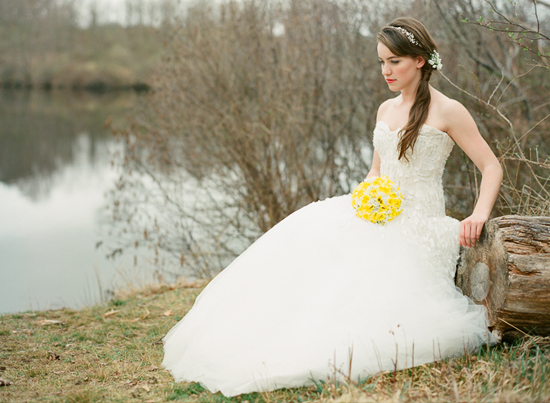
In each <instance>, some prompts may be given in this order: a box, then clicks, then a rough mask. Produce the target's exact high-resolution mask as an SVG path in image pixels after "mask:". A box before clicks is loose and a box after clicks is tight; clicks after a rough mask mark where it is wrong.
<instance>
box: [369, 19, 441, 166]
mask: <svg viewBox="0 0 550 403" xmlns="http://www.w3.org/2000/svg"><path fill="white" fill-rule="evenodd" d="M392 27H393V28H392ZM395 27H401V28H403V29H405V30H407V31H408V32H410V33H411V34H412V35H413V36H414V39H415V40H416V42H417V43H418V44H415V43H412V42H411V41H410V40H409V37H408V36H407V35H406V34H405V33H403V32H401V31H399V30H397V29H395ZM376 40H377V42H380V43H382V44H384V45H385V46H387V47H388V49H389V50H390V51H391V52H392V53H393V54H394V55H396V56H407V57H413V58H415V57H418V56H421V57H423V58H424V60H425V63H424V65H423V66H422V68H421V69H420V71H421V73H422V78H421V79H420V83H419V85H418V89H417V91H416V96H415V99H414V103H413V105H412V107H411V110H410V112H409V121H408V122H407V124H406V125H405V127H403V129H401V138H400V139H399V144H398V145H397V149H398V151H399V159H401V158H405V159H406V160H408V159H407V156H406V152H407V150H408V149H409V148H410V149H411V151H413V149H414V144H415V143H416V139H417V138H418V135H419V133H420V129H421V128H422V126H423V125H424V122H425V121H426V119H427V118H428V110H429V107H430V100H431V95H430V87H429V84H428V83H429V81H430V77H431V75H432V72H433V70H434V68H433V67H432V66H431V65H430V64H429V63H428V60H429V59H430V54H431V53H432V52H433V51H434V50H437V45H436V44H435V41H434V40H433V38H432V37H431V35H430V34H429V33H428V30H427V29H426V27H425V26H424V25H423V24H422V23H421V22H420V21H417V20H415V19H414V18H409V17H402V18H397V19H395V20H393V21H392V22H391V23H390V24H389V25H387V26H385V27H384V28H382V30H381V31H380V32H379V33H378V35H377V36H376Z"/></svg>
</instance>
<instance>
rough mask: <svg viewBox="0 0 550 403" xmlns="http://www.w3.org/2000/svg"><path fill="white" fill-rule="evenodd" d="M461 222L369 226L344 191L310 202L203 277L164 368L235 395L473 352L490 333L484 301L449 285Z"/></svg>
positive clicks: (401, 220)
mask: <svg viewBox="0 0 550 403" xmlns="http://www.w3.org/2000/svg"><path fill="white" fill-rule="evenodd" d="M458 228H459V223H458V221H456V220H454V219H452V218H449V217H425V218H423V219H421V220H419V219H418V218H417V219H412V218H410V217H409V218H408V217H406V216H405V215H403V217H402V216H399V217H398V218H396V219H395V220H393V221H391V222H389V223H387V224H386V225H384V226H380V225H376V224H372V223H370V222H367V221H364V220H361V219H360V218H358V217H356V216H355V212H354V210H353V209H352V208H351V199H350V196H349V195H345V196H340V197H334V198H331V199H327V200H325V201H321V202H315V203H312V204H310V205H308V206H306V207H304V208H302V209H300V210H298V211H297V212H295V213H293V214H291V215H290V216H288V217H287V218H286V219H284V220H283V221H281V222H280V223H279V224H277V225H276V226H275V227H273V228H272V229H271V230H270V231H268V232H267V233H266V234H264V235H263V236H262V237H261V238H260V239H259V240H258V241H256V242H255V243H254V244H253V245H251V246H250V247H249V248H248V249H247V250H246V251H245V252H244V253H243V254H241V255H240V256H239V257H238V258H237V259H235V261H233V263H231V264H230V265H229V266H228V267H227V268H226V269H225V270H223V271H222V272H221V273H220V274H219V275H218V276H217V277H216V278H215V279H214V280H212V281H211V282H210V284H208V286H207V287H206V288H205V289H204V291H203V292H202V293H201V294H200V295H199V297H198V298H197V300H196V302H195V304H194V306H193V308H192V309H191V310H190V311H189V312H188V313H187V315H186V316H185V317H184V318H183V319H182V320H181V321H180V322H179V323H178V324H176V325H175V326H174V327H173V328H172V329H171V330H170V332H169V333H168V334H167V335H166V336H165V338H164V339H163V340H164V350H165V356H164V361H163V363H162V365H163V366H164V367H166V368H167V369H168V370H169V371H170V372H171V373H172V375H173V376H174V378H175V380H176V381H188V382H191V381H194V382H199V383H200V384H201V385H203V386H204V387H205V388H207V389H208V390H210V391H212V392H217V391H221V392H222V393H223V394H224V395H226V396H234V395H238V394H241V393H247V392H252V391H269V390H273V389H277V388H282V387H297V386H304V385H311V384H313V381H314V380H326V379H327V377H329V376H331V377H333V376H334V374H336V376H337V377H338V378H344V377H347V376H348V375H350V376H351V377H352V379H355V380H357V379H359V378H361V379H364V378H365V377H367V376H369V375H374V374H376V373H379V372H380V371H384V370H394V369H403V368H408V367H411V366H414V365H420V364H423V363H427V362H432V361H435V360H439V359H442V358H447V357H451V356H455V355H460V354H464V353H465V352H467V351H473V350H475V349H477V348H478V347H479V346H481V345H482V344H484V343H487V342H492V340H491V336H490V334H489V333H488V331H487V320H486V311H485V308H484V307H483V306H478V305H475V304H473V303H472V302H471V301H470V300H469V299H468V298H467V297H465V296H464V295H463V294H462V292H461V291H460V290H459V289H458V288H457V287H456V286H455V285H454V281H453V273H454V268H455V266H456V259H457V256H458V241H457V237H458ZM350 368H351V370H350Z"/></svg>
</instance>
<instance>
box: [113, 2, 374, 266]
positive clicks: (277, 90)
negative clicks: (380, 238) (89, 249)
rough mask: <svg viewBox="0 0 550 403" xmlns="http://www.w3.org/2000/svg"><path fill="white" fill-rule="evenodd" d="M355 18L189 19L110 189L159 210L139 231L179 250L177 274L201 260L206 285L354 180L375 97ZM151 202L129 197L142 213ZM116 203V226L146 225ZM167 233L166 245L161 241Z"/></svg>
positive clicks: (310, 14)
mask: <svg viewBox="0 0 550 403" xmlns="http://www.w3.org/2000/svg"><path fill="white" fill-rule="evenodd" d="M367 15H368V13H367V12H366V9H365V8H364V7H363V6H360V5H358V4H354V3H351V2H350V3H333V2H330V1H313V0H310V1H303V2H295V3H291V4H290V5H283V4H282V3H276V2H273V3H261V4H260V3H255V2H244V3H228V4H223V5H221V6H219V7H213V6H197V7H195V8H192V9H190V10H189V11H188V13H187V14H186V16H185V17H184V18H183V19H182V20H181V21H180V23H179V24H177V26H176V29H175V31H174V32H172V33H171V40H170V41H169V43H168V47H167V52H166V57H165V59H164V62H163V63H162V67H161V69H160V70H159V74H158V75H157V81H156V82H155V88H156V90H155V91H154V93H153V94H152V95H151V97H150V102H149V103H148V106H147V108H146V109H144V110H143V111H142V113H141V114H139V115H138V116H136V117H135V120H134V124H133V125H132V127H131V129H130V130H128V131H125V132H121V133H122V134H123V137H124V139H125V140H126V145H127V146H126V150H125V164H124V168H125V170H126V171H125V174H124V175H123V177H122V178H121V181H120V182H119V185H118V186H119V187H120V188H121V189H122V188H123V187H132V186H133V189H136V187H137V186H141V185H139V184H138V183H136V182H134V183H132V185H130V183H129V180H131V179H130V175H128V174H129V172H133V173H137V174H138V176H140V180H141V179H142V177H143V175H145V176H147V178H148V179H149V181H150V183H151V184H152V185H154V186H153V187H154V188H155V189H157V192H158V193H157V201H156V202H155V203H156V205H159V204H158V203H161V205H163V206H164V207H163V208H162V211H157V212H156V213H155V214H156V217H155V218H156V220H157V222H158V220H159V217H160V216H163V217H165V218H167V219H166V220H164V222H163V225H159V226H158V227H155V228H152V229H151V230H148V231H147V234H148V235H147V236H148V237H151V236H155V235H153V234H156V236H158V239H157V240H156V241H155V242H156V247H159V248H163V249H165V250H170V251H171V252H173V253H181V251H182V250H183V251H185V252H184V254H185V256H184V257H181V259H180V260H181V262H186V259H188V258H189V257H190V256H191V255H192V256H194V257H197V256H201V258H200V259H198V260H197V259H193V263H192V264H191V266H192V268H193V270H195V271H199V272H201V273H203V274H204V271H205V270H206V271H208V270H212V269H207V267H210V268H211V267H215V268H219V266H220V265H221V264H222V261H225V260H226V258H228V257H232V256H234V255H235V254H237V253H238V252H240V251H242V249H243V248H244V247H245V246H246V245H248V244H249V243H250V242H251V241H252V240H254V239H255V238H257V237H258V236H259V235H260V234H261V233H263V232H265V231H267V230H268V229H269V228H271V227H272V226H273V225H275V224H276V223H278V222H279V221H281V220H282V219H283V218H285V217H286V216H287V215H289V214H290V213H292V212H293V211H295V210H297V209H298V208H300V207H302V206H304V205H306V204H308V203H310V202H311V201H314V200H319V199H323V198H326V197H328V196H333V195H336V194H342V193H346V192H349V191H350V189H351V188H352V186H353V185H355V184H357V182H358V181H360V180H361V178H362V177H364V175H365V172H366V171H367V164H368V163H370V150H371V146H370V137H371V136H369V135H367V133H369V132H370V131H371V129H372V127H373V125H374V114H375V112H376V107H377V105H378V103H379V102H378V100H379V99H380V97H378V99H377V98H376V97H373V92H380V90H379V89H377V90H374V91H373V85H372V83H373V82H380V81H379V80H376V79H375V77H376V78H377V75H378V74H379V73H378V68H377V67H375V62H376V59H375V58H374V57H369V58H366V57H365V55H367V54H372V50H373V49H374V46H375V45H374V42H373V38H372V37H370V38H369V37H366V36H365V35H364V34H362V32H363V29H364V27H365V26H367V25H366V20H365V19H366V16H367ZM360 16H363V17H365V19H364V18H360ZM367 22H368V21H367ZM190 182H193V190H188V191H187V192H185V191H184V190H183V188H182V186H183V183H190ZM153 193H154V192H153V191H151V190H149V191H138V194H139V195H140V197H143V198H147V199H148V200H147V201H146V200H145V199H143V201H142V202H143V203H144V204H145V203H148V202H149V204H151V203H150V202H152V201H153V199H154V197H153V196H152V194H153ZM184 198H187V200H184ZM189 199H192V201H189ZM117 203H119V204H118V207H117V209H116V210H117V214H122V212H125V213H128V212H129V211H133V213H132V214H130V215H128V216H125V218H124V220H126V221H127V222H130V221H133V222H134V223H136V224H137V225H138V226H139V225H143V223H144V222H145V221H146V220H142V219H138V218H137V216H138V215H139V214H140V213H139V212H138V211H137V210H135V198H134V197H131V199H130V200H127V203H126V204H123V205H121V204H120V203H121V201H120V200H117ZM155 203H153V204H155ZM130 204H133V206H132V207H130ZM168 212H169V214H166V213H168ZM158 213H161V214H160V215H158ZM155 214H153V215H155ZM117 218H118V219H122V217H121V216H120V217H117ZM150 218H152V217H150ZM153 221H155V220H153ZM170 221H171V222H170ZM138 223H139V224H138ZM168 227H169V228H170V232H171V235H170V236H168V234H165V235H160V233H161V232H163V230H164V229H166V228H168ZM176 228H179V229H181V230H182V231H184V232H185V234H184V233H180V232H174V230H175V229H176ZM184 228H185V230H184ZM140 232H141V231H140ZM197 233H200V234H201V235H203V236H202V237H200V239H201V240H200V241H199V240H198V239H195V238H196V237H197V236H198V235H197ZM175 234H178V235H177V236H176V237H174V235H175ZM143 238H145V237H143ZM168 239H172V240H174V239H178V240H179V241H177V242H175V243H174V242H173V241H172V243H171V245H172V246H170V245H168V243H170V242H169V241H168ZM183 239H185V241H183V242H182V240H183ZM139 242H142V241H141V240H140V241H139ZM207 243H209V244H208V245H206V244H207ZM212 243H214V244H212ZM201 244H202V247H200V245H201ZM205 250H210V251H211V252H212V251H218V253H217V254H215V255H216V259H221V261H217V263H216V264H213V262H212V258H213V257H214V254H212V253H206V252H205ZM206 256H208V259H206ZM205 259H206V260H205ZM224 259H225V260H224ZM199 261H200V262H199ZM198 267H201V269H200V270H198Z"/></svg>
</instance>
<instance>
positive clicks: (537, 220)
mask: <svg viewBox="0 0 550 403" xmlns="http://www.w3.org/2000/svg"><path fill="white" fill-rule="evenodd" d="M456 285H457V286H458V287H459V288H461V289H462V291H463V292H464V294H465V295H467V296H468V297H470V298H471V299H472V300H473V301H474V302H475V303H477V304H483V305H485V307H486V308H487V312H488V317H489V326H490V328H491V330H493V331H495V332H496V333H497V334H498V335H500V336H501V337H502V339H503V340H504V341H511V340H513V339H515V338H517V337H521V336H524V335H525V334H526V333H527V334H530V335H541V336H548V335H550V217H523V216H511V215H510V216H503V217H498V218H494V219H492V220H489V221H488V222H487V223H486V224H485V226H484V228H483V231H482V233H481V237H480V239H479V240H478V242H477V244H476V246H475V247H473V248H469V249H467V248H464V249H463V250H462V252H461V257H460V262H459V265H458V269H457V275H456Z"/></svg>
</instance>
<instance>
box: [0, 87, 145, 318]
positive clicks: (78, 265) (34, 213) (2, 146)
mask: <svg viewBox="0 0 550 403" xmlns="http://www.w3.org/2000/svg"><path fill="white" fill-rule="evenodd" d="M136 99H137V95H136V94H134V93H131V92H125V93H121V94H114V93H111V94H103V95H94V94H88V93H84V94H75V93H72V92H61V93H55V92H54V93H51V92H50V93H48V92H38V91H5V90H4V91H0V276H1V279H0V313H8V312H18V311H24V310H31V309H32V310H42V309H54V308H60V307H74V308H77V307H81V306H83V305H89V304H92V303H95V302H98V301H99V300H101V299H103V298H104V297H105V291H106V290H107V289H112V288H114V287H116V286H120V285H123V284H126V283H132V282H134V283H135V282H136V281H137V282H139V281H146V277H147V276H148V273H150V272H149V271H148V270H149V268H148V267H146V266H147V265H143V264H140V270H141V271H138V270H136V269H135V268H134V267H133V257H128V258H126V259H124V258H123V259H118V260H117V261H112V260H108V259H106V258H105V256H104V255H105V253H104V251H103V250H102V248H101V247H99V248H97V247H96V245H97V243H98V241H99V240H100V238H101V233H100V211H101V208H102V207H103V205H104V204H105V202H106V199H105V192H106V191H107V190H108V189H109V188H110V187H111V186H112V183H113V180H114V179H115V177H116V174H117V173H116V171H115V168H113V166H112V164H111V160H112V153H113V151H114V150H116V149H117V146H118V144H117V142H116V140H115V139H114V137H113V136H112V134H111V132H110V131H109V130H106V129H105V127H104V124H105V121H106V120H107V119H108V118H112V120H113V122H114V123H115V124H124V121H125V118H126V115H127V114H128V113H129V112H130V111H131V108H132V107H133V105H134V103H135V102H136Z"/></svg>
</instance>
